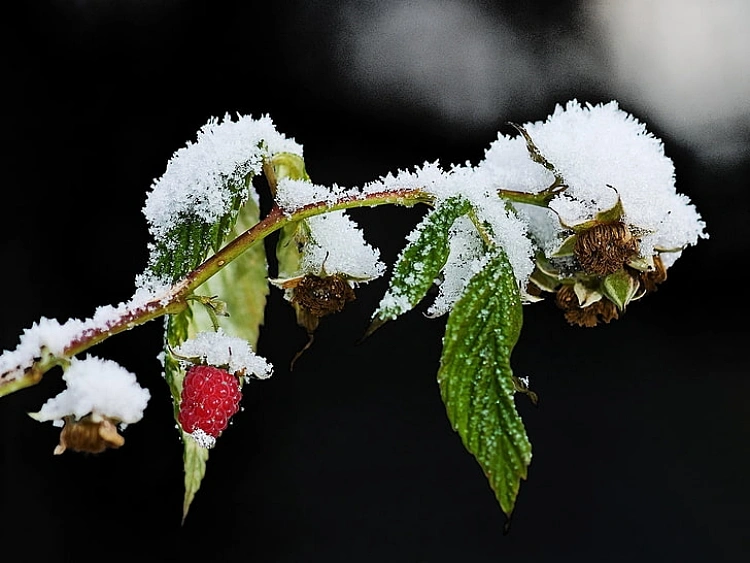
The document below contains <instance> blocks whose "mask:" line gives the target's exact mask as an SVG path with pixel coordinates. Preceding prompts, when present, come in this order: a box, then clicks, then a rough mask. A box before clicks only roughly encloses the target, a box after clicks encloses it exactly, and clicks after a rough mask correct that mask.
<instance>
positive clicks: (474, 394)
mask: <svg viewBox="0 0 750 563" xmlns="http://www.w3.org/2000/svg"><path fill="white" fill-rule="evenodd" d="M521 324H522V310H521V298H520V293H519V290H518V285H517V282H516V278H515V276H514V274H513V270H512V268H511V266H510V263H509V262H508V259H507V256H506V255H505V253H504V252H502V251H500V252H499V253H498V255H497V256H495V257H494V258H493V259H491V260H490V261H489V262H488V264H487V265H486V266H485V267H484V268H483V269H482V270H481V271H480V272H479V273H477V274H476V275H475V276H474V277H473V278H472V279H471V280H470V281H469V283H468V285H467V287H466V290H465V291H464V293H463V295H462V297H461V298H460V299H459V300H458V302H457V303H456V304H455V306H454V308H453V310H452V311H451V313H450V314H449V316H448V321H447V324H446V330H445V336H444V338H443V351H442V356H441V359H440V368H439V371H438V383H439V385H440V392H441V396H442V398H443V402H444V403H445V407H446V411H447V414H448V418H449V420H450V422H451V424H452V426H453V428H454V429H455V430H456V432H458V434H459V435H460V436H461V440H462V441H463V443H464V446H465V447H466V449H467V450H469V452H471V453H472V454H473V455H474V457H475V458H476V459H477V461H478V462H479V465H480V466H481V467H482V470H483V471H484V473H485V475H486V476H487V479H488V481H489V484H490V486H491V488H492V489H493V491H494V492H495V496H496V498H497V500H498V502H499V503H500V507H501V508H502V510H503V512H505V514H506V515H508V516H510V515H511V513H512V511H513V508H514V506H515V502H516V497H517V495H518V491H519V488H520V482H521V479H526V476H527V468H528V465H529V463H530V462H531V444H530V442H529V440H528V437H527V435H526V430H525V428H524V425H523V422H522V421H521V417H520V416H519V414H518V412H517V411H516V407H515V401H514V392H515V387H514V381H513V371H512V369H511V366H510V356H511V352H512V351H513V347H514V346H515V344H516V342H517V341H518V337H519V335H520V331H521Z"/></svg>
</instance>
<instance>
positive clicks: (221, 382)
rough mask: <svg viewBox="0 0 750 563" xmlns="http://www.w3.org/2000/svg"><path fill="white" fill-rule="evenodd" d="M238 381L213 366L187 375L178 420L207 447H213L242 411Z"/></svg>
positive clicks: (186, 430)
mask: <svg viewBox="0 0 750 563" xmlns="http://www.w3.org/2000/svg"><path fill="white" fill-rule="evenodd" d="M240 399H242V392H241V391H240V383H239V380H238V379H237V378H236V377H235V376H234V375H232V374H231V373H228V372H227V371H225V370H223V369H220V368H217V367H214V366H193V367H191V368H190V369H189V370H188V372H187V374H186V375H185V380H184V381H183V385H182V400H181V401H180V413H179V415H178V417H177V418H178V420H179V422H180V425H181V426H182V429H183V430H184V431H185V432H187V433H188V434H192V435H193V436H194V437H195V438H196V439H197V440H198V442H199V443H200V444H202V445H204V446H205V447H211V446H213V444H214V442H215V441H216V438H218V437H219V435H220V434H221V433H222V432H223V431H224V430H226V428H227V426H228V425H229V419H230V418H231V417H232V415H234V414H235V413H236V412H237V411H238V410H239V409H240Z"/></svg>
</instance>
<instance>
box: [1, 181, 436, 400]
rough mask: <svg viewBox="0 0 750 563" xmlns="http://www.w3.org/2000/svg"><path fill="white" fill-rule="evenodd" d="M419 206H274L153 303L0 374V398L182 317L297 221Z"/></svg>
mask: <svg viewBox="0 0 750 563" xmlns="http://www.w3.org/2000/svg"><path fill="white" fill-rule="evenodd" d="M419 203H425V204H432V203H433V198H432V196H430V195H429V194H428V193H427V192H425V191H424V190H422V189H419V188H416V189H393V190H384V191H381V192H374V193H365V194H355V195H348V196H345V197H342V198H341V199H339V200H337V201H335V202H333V203H330V202H316V203H311V204H309V205H306V206H304V207H301V208H300V209H297V210H295V211H294V212H288V213H285V212H284V211H283V210H282V209H280V208H279V207H278V206H274V207H273V208H272V209H271V210H270V211H269V213H268V215H266V217H265V218H263V219H262V220H261V221H260V222H258V223H257V224H255V225H254V226H253V227H251V228H250V229H248V230H247V231H245V232H244V233H242V234H241V235H239V236H238V237H237V238H235V239H234V240H233V241H231V242H230V243H228V244H227V245H226V246H224V247H223V248H222V249H221V250H219V251H218V252H217V253H216V254H214V255H212V256H211V257H209V258H208V259H206V260H205V261H204V262H203V263H202V264H201V265H200V266H198V267H197V268H196V269H195V270H193V271H192V272H190V273H189V274H188V275H187V276H185V278H183V279H182V280H180V281H178V282H176V283H175V284H174V285H172V286H171V287H170V288H168V289H167V290H166V291H165V292H164V293H163V294H161V295H158V296H156V297H154V298H153V299H151V300H150V301H148V302H147V303H145V304H142V305H139V306H136V307H132V308H127V309H125V310H124V312H123V313H122V315H121V316H120V317H119V318H117V319H116V320H114V321H112V322H108V323H106V325H104V326H92V327H90V328H86V329H84V330H82V331H81V333H80V334H78V335H76V336H75V337H73V338H72V339H71V340H70V342H69V343H68V345H67V346H65V348H64V349H63V353H62V354H61V355H60V356H55V355H53V354H51V353H49V351H47V350H44V349H42V350H40V352H39V356H38V357H36V358H34V359H33V360H32V361H31V362H30V363H29V364H28V365H18V366H15V367H13V368H11V369H8V370H6V371H4V372H3V373H0V397H2V396H4V395H8V394H10V393H13V392H14V391H17V390H19V389H23V388H25V387H30V386H32V385H35V384H37V383H39V381H41V379H42V376H43V375H44V374H45V373H46V372H47V371H49V370H50V369H52V368H54V367H55V366H58V365H61V364H63V363H65V362H66V361H67V359H68V358H71V357H73V356H75V355H76V354H80V353H81V352H83V351H85V350H87V349H89V348H91V347H92V346H94V345H96V344H99V343H100V342H102V341H104V340H106V339H107V338H109V337H110V336H114V335H115V334H118V333H121V332H124V331H126V330H129V329H131V328H134V327H136V326H139V325H142V324H145V323H146V322H148V321H151V320H154V319H157V318H159V317H162V316H164V315H168V314H176V313H179V312H180V311H183V310H184V309H185V308H186V307H187V306H188V300H189V298H190V297H191V295H192V294H193V292H194V291H195V290H196V289H197V288H198V287H199V286H200V285H202V284H203V283H204V282H205V281H206V280H208V279H209V278H211V277H212V276H213V275H215V274H216V273H217V272H219V270H221V269H222V268H224V267H225V266H227V265H228V264H229V263H230V262H232V261H233V260H234V259H235V258H237V257H238V256H240V255H241V254H242V253H243V252H245V251H246V250H247V249H249V248H250V247H251V246H253V245H254V244H256V243H257V242H259V241H261V240H263V239H265V238H266V237H267V236H269V235H271V234H272V233H274V232H276V231H278V230H279V229H281V228H282V227H284V225H287V224H288V223H290V222H293V221H300V220H302V219H306V218H308V217H313V216H315V215H320V214H323V213H328V212H330V211H338V210H344V209H353V208H358V207H376V206H379V205H402V206H407V207H412V206H414V205H417V204H419Z"/></svg>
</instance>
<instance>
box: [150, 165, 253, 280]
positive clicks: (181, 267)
mask: <svg viewBox="0 0 750 563" xmlns="http://www.w3.org/2000/svg"><path fill="white" fill-rule="evenodd" d="M251 182H252V176H251V175H248V176H247V177H246V178H245V180H244V181H234V180H227V183H226V186H227V188H228V189H229V191H230V193H231V199H230V202H229V205H228V206H227V209H226V212H225V213H224V214H223V215H222V216H221V217H219V218H218V219H217V220H216V221H215V222H214V223H207V222H206V221H205V220H204V219H202V218H201V217H198V216H196V215H187V214H185V215H183V216H182V217H180V220H179V221H178V223H177V225H176V226H175V227H173V228H172V229H171V230H169V231H168V232H167V233H166V234H165V235H164V236H162V237H160V238H159V239H158V240H155V241H154V243H153V246H152V249H151V254H150V256H149V265H148V269H149V271H150V272H151V273H153V274H155V275H156V277H158V278H159V279H165V280H168V281H169V282H175V281H177V280H178V279H180V278H182V277H183V276H185V275H186V274H187V273H189V272H190V271H192V270H194V269H195V268H196V267H197V266H198V265H200V264H201V262H203V261H204V260H205V259H206V258H207V257H208V255H209V253H210V252H212V251H213V252H215V251H216V250H218V249H219V248H220V247H221V246H222V245H223V243H224V242H225V241H226V240H227V236H228V234H229V232H230V230H231V229H232V227H233V226H234V223H235V221H236V219H237V214H238V213H239V211H240V208H241V207H242V206H243V204H244V203H245V202H246V201H247V199H248V194H249V190H251V189H252V188H251V186H250V184H251Z"/></svg>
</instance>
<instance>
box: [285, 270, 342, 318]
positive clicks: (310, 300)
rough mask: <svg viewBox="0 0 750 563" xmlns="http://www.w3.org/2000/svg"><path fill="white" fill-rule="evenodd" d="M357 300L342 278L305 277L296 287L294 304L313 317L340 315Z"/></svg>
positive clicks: (335, 276) (336, 276)
mask: <svg viewBox="0 0 750 563" xmlns="http://www.w3.org/2000/svg"><path fill="white" fill-rule="evenodd" d="M355 298H356V296H355V294H354V289H352V287H351V286H350V285H349V282H348V281H346V279H344V278H343V277H342V276H338V275H333V276H328V277H319V276H314V275H309V274H308V275H306V276H304V277H303V278H302V279H301V280H300V281H299V283H298V284H297V285H296V286H295V287H294V295H293V297H292V303H295V304H297V305H299V306H300V307H301V308H302V309H304V310H305V312H306V313H307V314H309V315H312V316H313V317H317V318H320V317H324V316H326V315H330V314H332V313H339V312H341V311H342V310H343V309H344V306H345V305H346V304H347V303H348V302H349V301H354V299H355Z"/></svg>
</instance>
